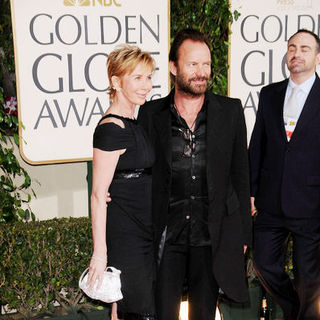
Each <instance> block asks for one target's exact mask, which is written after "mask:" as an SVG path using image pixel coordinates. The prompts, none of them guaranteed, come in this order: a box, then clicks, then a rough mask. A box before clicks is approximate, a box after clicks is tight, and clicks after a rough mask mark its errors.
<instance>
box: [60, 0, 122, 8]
mask: <svg viewBox="0 0 320 320" xmlns="http://www.w3.org/2000/svg"><path fill="white" fill-rule="evenodd" d="M119 1H120V0H63V4H64V5H65V6H68V7H89V6H92V7H95V6H100V7H110V6H112V5H115V6H116V7H120V6H121V4H120V3H119Z"/></svg>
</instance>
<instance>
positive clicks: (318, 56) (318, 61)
mask: <svg viewBox="0 0 320 320" xmlns="http://www.w3.org/2000/svg"><path fill="white" fill-rule="evenodd" d="M316 59H317V60H316V61H317V64H320V52H319V53H318V54H317V57H316Z"/></svg>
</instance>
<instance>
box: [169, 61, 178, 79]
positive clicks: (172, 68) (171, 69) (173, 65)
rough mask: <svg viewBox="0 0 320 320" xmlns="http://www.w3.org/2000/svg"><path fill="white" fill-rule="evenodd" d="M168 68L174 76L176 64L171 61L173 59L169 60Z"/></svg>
mask: <svg viewBox="0 0 320 320" xmlns="http://www.w3.org/2000/svg"><path fill="white" fill-rule="evenodd" d="M169 69H170V72H171V73H172V74H173V75H174V76H176V75H177V67H176V64H175V63H174V62H173V61H169Z"/></svg>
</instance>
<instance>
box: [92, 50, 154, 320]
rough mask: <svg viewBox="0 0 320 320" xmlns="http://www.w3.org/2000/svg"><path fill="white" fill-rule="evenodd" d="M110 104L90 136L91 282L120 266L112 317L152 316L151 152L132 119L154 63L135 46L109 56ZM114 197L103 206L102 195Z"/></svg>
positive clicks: (149, 83)
mask: <svg viewBox="0 0 320 320" xmlns="http://www.w3.org/2000/svg"><path fill="white" fill-rule="evenodd" d="M107 65H108V78H109V83H110V90H109V95H110V100H112V104H111V106H110V107H109V108H108V110H107V112H106V113H105V115H104V116H103V117H102V119H101V120H100V121H99V123H98V125H97V127H96V130H95V132H94V137H93V148H94V149H93V183H92V195H91V217H92V232H93V255H92V259H91V262H90V273H89V280H88V281H89V283H90V284H91V285H92V284H93V283H95V281H96V279H98V281H100V280H101V277H102V274H103V271H104V270H105V268H106V262H107V259H108V265H110V266H113V267H116V268H117V269H120V270H121V285H122V288H121V290H122V293H123V299H122V300H121V301H118V302H117V304H115V303H114V304H113V307H112V319H118V318H119V319H125V320H128V319H143V320H148V319H150V320H151V319H155V318H154V315H155V310H154V292H153V286H154V250H153V232H152V221H151V182H152V180H151V166H152V164H153V161H154V153H153V150H152V147H151V144H150V142H149V140H148V138H147V136H146V133H145V132H144V130H143V129H142V127H140V126H139V125H138V124H137V123H136V120H135V119H134V111H135V107H136V105H142V104H143V103H144V102H145V99H146V96H147V94H148V93H149V92H150V90H151V89H152V81H151V77H152V73H153V71H154V69H155V66H154V61H153V59H152V57H151V56H150V54H149V53H147V52H143V51H141V50H140V49H139V48H138V47H135V46H129V45H123V46H121V47H118V48H116V49H115V50H114V51H112V52H111V53H110V54H109V56H108V60H107ZM108 192H110V195H111V198H112V201H111V202H109V203H108V206H107V210H106V195H107V193H108Z"/></svg>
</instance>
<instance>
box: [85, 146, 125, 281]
mask: <svg viewBox="0 0 320 320" xmlns="http://www.w3.org/2000/svg"><path fill="white" fill-rule="evenodd" d="M124 152H125V149H121V150H116V151H102V150H100V149H97V148H94V149H93V174H92V176H93V180H92V193H91V221H92V237H93V256H92V258H91V261H90V272H89V277H88V284H89V285H90V287H93V285H94V283H95V281H96V279H98V287H99V286H100V285H101V281H102V275H103V271H104V270H105V268H106V264H107V246H106V223H107V204H106V200H107V194H108V189H109V186H110V184H111V181H112V179H113V175H114V172H115V169H116V166H117V163H118V161H119V157H120V155H121V154H122V153H124Z"/></svg>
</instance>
